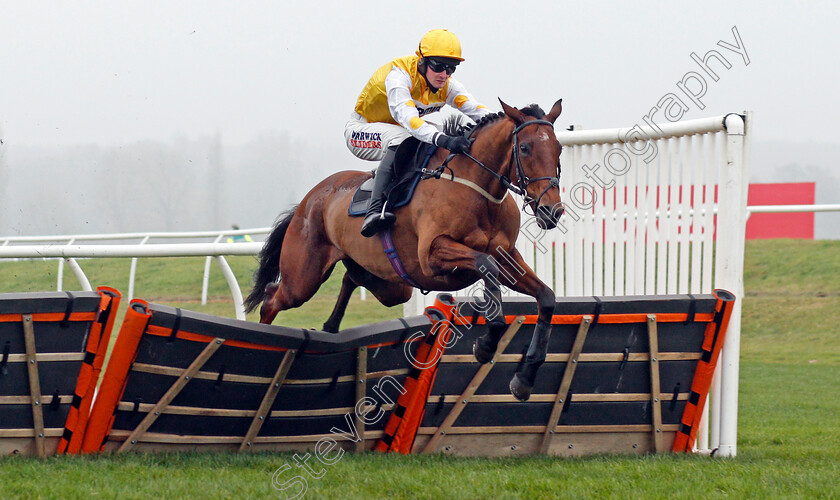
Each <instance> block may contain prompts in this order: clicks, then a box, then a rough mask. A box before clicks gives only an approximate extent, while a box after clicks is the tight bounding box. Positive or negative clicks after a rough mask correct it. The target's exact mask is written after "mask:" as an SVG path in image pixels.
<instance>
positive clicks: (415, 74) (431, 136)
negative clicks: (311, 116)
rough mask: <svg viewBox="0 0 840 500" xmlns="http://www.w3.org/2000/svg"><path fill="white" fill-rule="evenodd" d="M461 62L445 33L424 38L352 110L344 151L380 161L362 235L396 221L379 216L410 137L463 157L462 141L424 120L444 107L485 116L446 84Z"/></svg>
mask: <svg viewBox="0 0 840 500" xmlns="http://www.w3.org/2000/svg"><path fill="white" fill-rule="evenodd" d="M463 60H464V58H462V57H461V43H460V42H459V41H458V38H457V37H456V36H455V35H454V34H452V33H451V32H449V31H446V30H444V29H437V30H432V31H429V32H428V33H426V34H425V35H423V38H422V39H421V40H420V45H419V47H418V48H417V51H416V55H409V56H404V57H398V58H396V59H394V60H393V61H391V62H389V63H387V64H386V65H384V66H382V67H381V68H379V69H378V70H376V72H375V73H374V74H373V76H372V77H371V78H370V81H368V82H367V84H366V85H365V87H364V89H362V93H361V94H360V95H359V98H358V100H357V101H356V108H355V110H354V112H353V114H352V116H351V117H350V120H349V121H348V122H347V124H346V125H345V128H344V138H345V140H346V141H347V147H348V148H349V149H350V151H351V152H352V153H353V154H354V155H356V156H357V157H358V158H361V159H363V160H381V161H380V164H379V167H378V168H377V169H376V176H375V180H374V184H373V192H372V193H371V201H370V208H368V211H367V214H366V215H365V221H364V223H363V224H362V235H363V236H365V237H368V238H369V237H371V236H373V235H374V234H376V233H378V232H379V231H380V230H381V229H383V228H385V227H386V226H387V225H389V224H390V223H392V222H393V221H394V219H396V216H395V215H394V214H393V213H390V212H383V206H382V202H383V194H384V191H385V188H386V187H387V185H388V184H389V183H390V182H391V179H392V178H393V175H394V169H393V163H394V158H395V156H396V151H397V146H398V145H399V144H400V143H401V142H402V141H403V140H404V139H405V138H407V137H408V136H410V135H413V136H414V137H416V138H417V139H419V140H420V141H423V142H427V143H430V144H434V145H436V146H440V147H442V148H445V149H448V150H449V151H451V152H452V153H466V152H468V151H469V149H470V142H469V141H468V140H467V139H466V138H464V137H453V136H448V135H445V134H443V133H442V132H440V131H439V130H438V128H437V127H436V126H435V125H433V124H431V123H428V122H426V121H425V120H423V118H421V116H425V115H427V114H429V113H434V112H435V111H440V110H441V109H442V108H443V106H444V105H446V104H448V105H450V106H452V107H454V108H455V109H457V110H459V111H461V112H462V113H464V114H465V115H467V116H469V117H470V118H472V119H473V120H478V119H479V118H481V117H482V116H484V115H486V114H488V113H489V112H490V111H489V110H488V109H487V107H486V106H483V105H481V104H479V103H478V102H476V100H475V98H473V96H472V95H470V94H469V93H468V92H467V90H466V89H465V88H464V86H463V85H461V83H460V82H458V81H457V80H455V79H454V78H451V75H452V73H454V72H455V69H456V67H457V66H458V64H460V63H461V61H463Z"/></svg>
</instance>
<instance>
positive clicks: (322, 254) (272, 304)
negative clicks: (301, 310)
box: [260, 228, 340, 324]
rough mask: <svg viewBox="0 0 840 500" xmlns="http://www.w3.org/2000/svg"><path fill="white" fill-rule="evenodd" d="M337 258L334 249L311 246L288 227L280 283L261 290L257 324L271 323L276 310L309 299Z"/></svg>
mask: <svg viewBox="0 0 840 500" xmlns="http://www.w3.org/2000/svg"><path fill="white" fill-rule="evenodd" d="M339 259H340V255H339V252H338V250H337V249H336V248H335V247H333V246H329V245H325V244H323V243H321V244H317V243H311V242H309V241H308V240H307V239H305V238H303V237H301V235H300V233H299V232H298V231H293V230H292V228H289V232H288V233H286V239H285V240H284V242H283V251H282V253H281V254H280V282H279V283H272V284H270V285H268V286H266V288H265V299H264V300H263V303H262V307H260V323H265V324H271V322H272V321H274V318H275V317H277V313H279V312H280V311H285V310H286V309H292V308H294V307H299V306H301V305H303V303H304V302H306V301H308V300H309V299H311V298H312V296H313V295H315V292H317V291H318V289H319V288H320V287H321V284H322V283H323V282H324V281H326V280H327V278H329V277H330V273H332V270H333V267H335V264H336V262H338V260H339Z"/></svg>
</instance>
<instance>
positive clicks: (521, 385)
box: [510, 373, 534, 402]
mask: <svg viewBox="0 0 840 500" xmlns="http://www.w3.org/2000/svg"><path fill="white" fill-rule="evenodd" d="M533 388H534V387H533V386H531V385H528V382H527V381H526V380H525V378H524V377H522V376H521V375H520V374H519V373H515V374H514V375H513V378H512V379H510V393H511V394H513V397H515V398H516V399H518V400H519V401H523V402H524V401H528V399H529V398H530V397H531V389H533Z"/></svg>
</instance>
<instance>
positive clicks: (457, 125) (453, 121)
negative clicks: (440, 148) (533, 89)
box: [443, 104, 545, 136]
mask: <svg viewBox="0 0 840 500" xmlns="http://www.w3.org/2000/svg"><path fill="white" fill-rule="evenodd" d="M519 111H522V113H524V114H526V115H528V116H533V117H534V118H536V119H537V120H542V119H543V118H545V111H543V110H542V108H540V107H539V106H538V105H536V104H531V105H530V106H526V107H524V108H522V109H520V110H519ZM504 117H505V113H504V111H499V112H498V113H490V114H489V115H484V116H483V117H481V119H479V120H478V121H477V122H475V123H467V121H466V119H465V118H464V115H461V114H458V115H451V116H449V117H448V118H447V119H446V120H445V121H444V122H443V133H444V134H446V135H455V136H457V135H466V134H469V133H471V132H474V131H476V130H478V129H480V128H481V127H483V126H485V125H487V124H488V123H492V122H495V121H496V120H499V119H501V118H504Z"/></svg>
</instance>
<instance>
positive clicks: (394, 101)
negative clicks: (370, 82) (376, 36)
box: [385, 66, 440, 144]
mask: <svg viewBox="0 0 840 500" xmlns="http://www.w3.org/2000/svg"><path fill="white" fill-rule="evenodd" d="M385 92H386V95H387V96H388V109H390V111H391V116H393V117H394V120H396V122H397V123H399V124H400V125H402V126H403V127H404V128H405V129H406V130H408V131H409V133H411V135H413V136H414V137H416V138H418V139H419V140H421V141H423V142H428V143H430V144H434V140H435V136H436V135H437V134H439V133H440V132H438V129H437V128H435V126H434V125H430V124H428V123H426V121H425V120H423V119H422V118H420V113H418V112H417V106H415V105H414V100H413V99H412V98H411V77H410V76H409V75H408V73H406V72H405V70H403V69H401V68H398V67H396V66H394V67H393V68H392V69H391V72H390V73H388V76H386V77H385Z"/></svg>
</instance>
